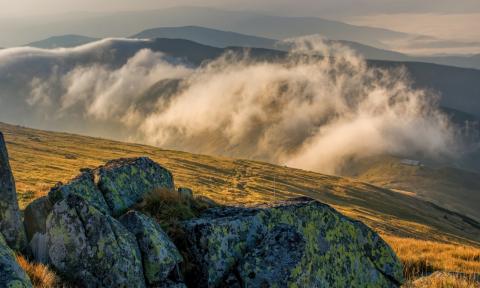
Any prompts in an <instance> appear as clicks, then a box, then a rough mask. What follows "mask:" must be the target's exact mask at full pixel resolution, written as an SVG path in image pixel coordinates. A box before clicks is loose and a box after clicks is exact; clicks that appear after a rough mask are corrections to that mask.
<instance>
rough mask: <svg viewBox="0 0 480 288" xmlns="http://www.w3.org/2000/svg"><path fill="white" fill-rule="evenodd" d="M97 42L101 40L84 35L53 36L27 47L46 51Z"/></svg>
mask: <svg viewBox="0 0 480 288" xmlns="http://www.w3.org/2000/svg"><path fill="white" fill-rule="evenodd" d="M97 40H99V39H98V38H93V37H88V36H82V35H75V34H68V35H60V36H52V37H49V38H47V39H43V40H39V41H35V42H31V43H29V44H27V45H26V46H30V47H37V48H44V49H54V48H70V47H75V46H80V45H83V44H87V43H91V42H94V41H97Z"/></svg>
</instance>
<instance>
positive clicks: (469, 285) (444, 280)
mask: <svg viewBox="0 0 480 288" xmlns="http://www.w3.org/2000/svg"><path fill="white" fill-rule="evenodd" d="M403 287H404V288H478V287H480V283H478V281H475V279H473V278H472V277H470V276H462V275H455V274H450V273H442V272H440V273H439V272H437V273H433V274H432V275H430V276H427V277H422V278H419V279H416V280H412V281H409V282H407V283H406V284H405V285H404V286H403Z"/></svg>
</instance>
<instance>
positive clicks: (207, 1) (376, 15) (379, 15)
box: [0, 0, 480, 40]
mask: <svg viewBox="0 0 480 288" xmlns="http://www.w3.org/2000/svg"><path fill="white" fill-rule="evenodd" d="M172 6H209V7H217V8H221V9H231V10H259V11H261V12H268V13H271V14H278V15H285V16H318V17H324V18H330V19H338V20H342V21H345V22H349V23H353V24H362V25H368V26H376V27H382V28H389V29H393V30H398V31H402V32H408V33H415V34H425V35H430V36H435V37H439V38H450V39H459V40H467V39H470V40H472V38H473V39H474V40H477V39H480V0H295V1H293V0H260V1H259V0H82V1H78V0H75V1H74V0H14V1H12V0H0V20H2V18H3V19H4V20H5V19H6V18H25V17H28V18H30V19H31V18H32V16H42V15H43V16H44V15H45V14H57V15H59V14H63V15H64V17H70V16H73V15H74V14H72V13H71V12H75V13H78V12H86V13H88V12H90V13H107V12H108V13H110V12H117V11H128V10H148V9H161V8H166V7H172ZM65 14H67V16H65ZM57 17H59V16H57ZM33 18H34V17H33ZM19 23H20V22H19Z"/></svg>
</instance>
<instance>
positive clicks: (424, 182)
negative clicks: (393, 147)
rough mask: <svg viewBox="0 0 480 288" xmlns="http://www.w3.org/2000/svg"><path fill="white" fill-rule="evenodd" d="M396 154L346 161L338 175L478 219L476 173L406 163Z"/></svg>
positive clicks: (479, 198) (479, 186)
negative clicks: (403, 192) (393, 155)
mask: <svg viewBox="0 0 480 288" xmlns="http://www.w3.org/2000/svg"><path fill="white" fill-rule="evenodd" d="M404 161H405V160H404V159H402V158H396V157H391V156H390V157H386V156H383V157H372V158H369V159H364V160H362V161H359V162H357V163H352V164H351V165H349V167H348V169H346V171H343V173H342V175H345V176H350V177H354V178H355V179H359V180H360V181H365V182H368V183H371V184H374V185H378V186H381V187H386V188H389V189H396V190H400V191H406V192H411V193H415V195H416V196H417V197H419V198H422V199H426V200H428V201H431V202H433V203H435V204H437V205H439V206H441V207H444V208H447V209H449V210H452V211H457V212H460V213H462V214H464V215H467V216H469V217H472V218H474V219H476V220H477V221H480V211H479V209H478V203H480V175H479V174H478V173H475V172H469V171H464V170H460V169H457V168H452V167H448V166H443V165H440V166H439V165H435V164H434V163H422V164H421V165H408V164H406V163H404Z"/></svg>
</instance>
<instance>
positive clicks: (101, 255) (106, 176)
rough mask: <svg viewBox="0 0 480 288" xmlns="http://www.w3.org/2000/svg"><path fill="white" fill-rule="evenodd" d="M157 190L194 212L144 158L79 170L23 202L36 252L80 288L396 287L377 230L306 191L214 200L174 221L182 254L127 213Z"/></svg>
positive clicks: (393, 262) (151, 223)
mask: <svg viewBox="0 0 480 288" xmlns="http://www.w3.org/2000/svg"><path fill="white" fill-rule="evenodd" d="M155 189H166V190H168V191H170V192H172V193H178V194H176V195H179V196H180V197H174V198H180V199H188V203H189V205H188V207H190V208H192V209H194V207H196V206H195V205H196V204H195V203H197V202H198V201H199V199H200V197H193V193H192V191H191V190H190V189H187V188H180V189H178V190H177V191H175V190H174V183H173V177H172V175H171V173H170V172H169V171H168V170H166V169H164V168H163V167H161V166H160V165H158V164H156V163H154V162H153V161H152V160H150V159H148V158H133V159H119V160H114V161H110V162H108V163H107V164H106V165H104V166H100V167H98V168H96V169H93V170H85V169H84V170H82V174H81V175H79V176H78V177H76V178H75V179H73V180H72V181H70V182H69V183H67V184H61V185H57V186H56V187H54V188H53V189H52V190H51V191H50V194H49V196H48V198H47V197H45V198H42V199H39V200H37V201H35V202H33V203H32V204H31V205H30V206H29V207H28V208H27V210H26V212H25V213H26V217H25V220H26V221H27V222H28V223H27V224H26V226H27V230H28V235H29V238H30V237H32V238H31V241H30V245H31V248H32V251H33V254H34V255H35V257H36V259H37V260H38V261H41V262H47V263H49V264H50V265H51V266H52V267H54V268H55V269H56V270H58V271H59V272H61V273H62V275H66V276H67V277H68V278H70V280H72V281H73V282H75V283H77V284H78V285H80V286H82V287H84V286H85V287H127V286H128V287H147V286H148V287H185V284H184V283H183V280H185V281H187V282H189V283H187V284H190V286H191V287H397V286H399V285H400V284H401V283H402V281H403V279H402V267H401V265H400V262H399V260H398V259H397V257H396V256H395V254H394V253H393V251H392V249H391V248H390V247H389V246H388V245H387V244H386V243H385V242H384V241H383V240H382V239H381V238H380V237H379V236H378V235H377V234H376V233H375V232H373V231H372V230H371V229H369V228H368V227H367V226H365V225H364V224H362V223H360V222H357V221H353V220H351V219H349V218H347V217H345V216H343V215H341V214H340V213H338V212H336V211H335V210H334V209H332V208H331V207H329V206H328V205H325V204H322V203H319V202H317V201H314V200H312V199H309V198H297V199H291V200H289V201H285V202H280V203H276V204H271V205H260V206H254V207H225V206H223V207H219V206H216V205H214V206H215V208H210V209H209V210H207V211H206V212H204V213H203V214H202V215H201V217H199V218H196V219H193V220H189V221H185V222H183V223H180V224H179V226H180V227H177V228H178V234H176V235H175V241H178V242H177V244H179V245H180V247H182V254H181V253H180V252H179V250H178V249H177V247H176V246H175V244H174V243H173V242H172V241H171V240H170V238H169V237H168V236H167V235H166V234H165V232H163V230H162V228H161V227H160V225H159V224H158V223H157V222H156V221H155V220H154V219H152V218H150V217H148V216H146V215H144V214H142V213H139V212H137V211H133V210H131V209H132V208H135V207H139V206H135V204H137V203H138V202H139V201H141V200H143V198H144V196H145V195H146V194H147V193H149V192H150V191H153V190H155ZM158 201H161V200H158ZM195 201H197V202H195ZM202 201H203V202H207V201H206V200H205V199H202ZM204 209H206V208H204ZM128 210H130V211H128ZM202 210H203V209H202ZM199 211H200V210H199ZM124 212H125V213H124ZM122 213H124V214H122ZM197 213H200V212H196V213H195V215H198V214H197ZM47 215H48V216H47ZM192 215H193V212H192ZM117 217H118V218H117ZM44 219H46V221H45V220H44ZM44 223H46V224H44ZM32 235H33V236H32ZM182 255H183V257H185V262H186V263H185V265H184V267H183V269H179V265H180V264H181V263H182V261H183V257H182ZM180 271H186V273H185V275H183V276H182V275H181V274H180Z"/></svg>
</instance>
